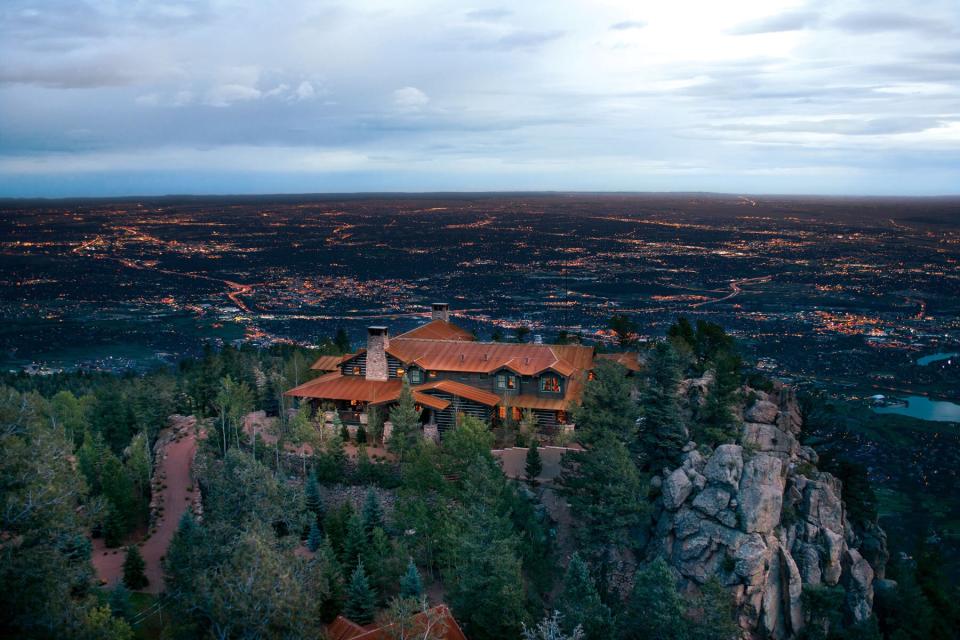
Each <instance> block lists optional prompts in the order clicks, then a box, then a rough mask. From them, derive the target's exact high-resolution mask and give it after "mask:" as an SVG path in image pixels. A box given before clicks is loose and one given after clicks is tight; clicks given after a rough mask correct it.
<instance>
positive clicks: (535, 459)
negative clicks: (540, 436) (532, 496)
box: [524, 439, 543, 485]
mask: <svg viewBox="0 0 960 640" xmlns="http://www.w3.org/2000/svg"><path fill="white" fill-rule="evenodd" d="M524 471H525V473H526V476H527V482H529V483H530V484H533V485H535V484H537V478H538V477H539V476H540V473H541V472H542V471H543V461H542V460H541V459H540V444H539V443H538V442H537V440H536V439H534V440H533V441H532V442H531V443H530V447H529V448H528V449H527V463H526V466H525V468H524Z"/></svg>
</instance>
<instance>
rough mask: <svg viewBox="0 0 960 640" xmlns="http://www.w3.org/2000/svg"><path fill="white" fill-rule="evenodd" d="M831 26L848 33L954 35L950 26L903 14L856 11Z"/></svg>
mask: <svg viewBox="0 0 960 640" xmlns="http://www.w3.org/2000/svg"><path fill="white" fill-rule="evenodd" d="M831 26H833V27H835V28H837V29H841V30H843V31H846V32H848V33H881V32H884V31H919V32H922V33H925V34H928V35H938V36H945V35H950V34H952V33H954V29H952V28H951V27H950V25H948V24H945V23H943V22H940V21H939V20H934V19H930V18H919V17H916V16H911V15H907V14H903V13H889V12H882V11H856V12H852V13H847V14H845V15H842V16H840V17H839V18H836V19H835V20H833V21H832V22H831Z"/></svg>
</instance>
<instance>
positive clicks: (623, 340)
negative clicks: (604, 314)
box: [609, 314, 637, 349]
mask: <svg viewBox="0 0 960 640" xmlns="http://www.w3.org/2000/svg"><path fill="white" fill-rule="evenodd" d="M609 325H610V328H611V329H612V330H613V332H614V333H615V334H617V344H618V345H620V348H622V349H627V348H629V347H632V346H633V345H634V344H636V334H637V324H636V323H635V322H634V321H633V320H631V319H630V318H629V317H627V316H625V315H623V314H617V315H615V316H613V317H611V318H610V322H609Z"/></svg>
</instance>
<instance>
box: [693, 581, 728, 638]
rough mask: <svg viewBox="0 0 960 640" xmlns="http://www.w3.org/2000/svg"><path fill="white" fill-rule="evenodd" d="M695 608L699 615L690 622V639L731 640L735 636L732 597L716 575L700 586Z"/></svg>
mask: <svg viewBox="0 0 960 640" xmlns="http://www.w3.org/2000/svg"><path fill="white" fill-rule="evenodd" d="M695 608H696V609H697V610H698V612H699V615H698V616H696V617H695V618H694V619H693V621H692V622H691V623H690V628H691V629H690V630H691V633H690V637H691V639H692V640H731V639H732V638H735V637H736V636H737V624H736V622H734V603H733V597H732V596H731V595H730V591H729V590H728V589H727V588H726V587H724V586H723V585H722V584H720V581H719V580H718V579H717V577H716V576H713V577H711V578H710V579H709V580H707V582H706V584H704V585H703V587H702V588H701V590H700V597H699V598H697V601H696V604H695Z"/></svg>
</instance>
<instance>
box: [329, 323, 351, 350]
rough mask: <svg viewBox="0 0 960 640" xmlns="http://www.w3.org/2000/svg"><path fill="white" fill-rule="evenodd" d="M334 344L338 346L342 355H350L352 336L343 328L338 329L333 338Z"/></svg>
mask: <svg viewBox="0 0 960 640" xmlns="http://www.w3.org/2000/svg"><path fill="white" fill-rule="evenodd" d="M333 344H334V345H336V347H337V350H338V351H339V352H340V353H350V336H348V335H347V332H346V330H345V329H344V328H343V327H337V333H336V335H335V336H334V338H333Z"/></svg>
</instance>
